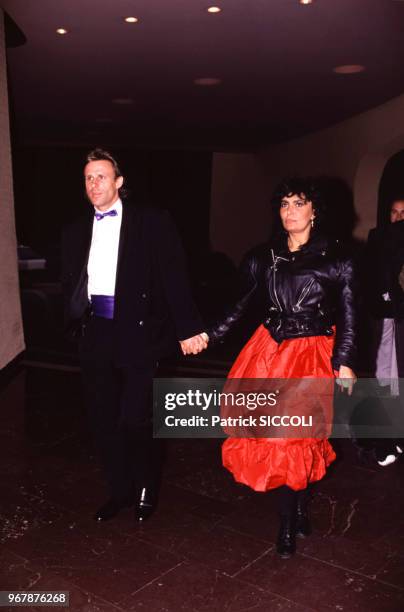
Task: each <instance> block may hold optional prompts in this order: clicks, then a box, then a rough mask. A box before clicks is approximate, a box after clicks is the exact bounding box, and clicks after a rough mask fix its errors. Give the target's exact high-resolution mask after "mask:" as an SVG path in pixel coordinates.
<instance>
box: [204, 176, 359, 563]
mask: <svg viewBox="0 0 404 612" xmlns="http://www.w3.org/2000/svg"><path fill="white" fill-rule="evenodd" d="M273 205H274V207H275V208H276V209H277V211H278V212H277V216H279V218H280V221H281V224H280V225H281V227H279V231H278V232H277V233H276V236H275V238H274V239H273V240H272V241H271V243H270V244H269V245H265V246H262V247H258V248H256V249H254V250H253V251H251V252H250V253H249V254H248V255H247V256H246V257H245V258H244V261H243V263H242V265H241V275H240V296H239V299H238V300H237V302H236V305H235V306H234V307H233V308H232V309H231V311H230V312H228V314H227V316H226V317H225V319H224V320H223V321H222V322H220V323H219V324H217V325H216V326H215V327H214V328H213V329H211V330H209V333H208V335H209V340H210V341H216V340H218V339H221V338H223V336H225V335H226V333H227V332H228V331H229V330H230V329H231V328H232V327H233V326H234V325H235V324H236V323H237V322H238V321H239V319H240V317H241V316H242V315H243V313H244V312H245V310H246V308H247V306H250V305H252V304H253V305H254V307H255V308H256V309H259V312H260V316H261V320H262V324H261V325H260V326H259V327H258V329H257V330H256V332H255V333H254V334H253V336H252V337H251V338H250V340H249V341H248V342H247V344H246V345H245V346H244V348H243V349H242V351H241V353H240V354H239V356H238V357H237V359H236V361H235V363H234V364H233V367H232V368H231V370H230V373H229V375H228V377H229V379H252V378H259V379H267V378H278V379H289V378H294V379H302V378H309V379H314V378H315V379H319V378H321V379H328V380H330V379H333V378H334V377H335V376H337V377H338V379H339V382H340V384H342V386H343V387H345V388H346V389H347V391H348V393H351V391H352V386H353V383H354V380H355V374H354V372H353V370H352V368H353V367H354V359H355V352H356V346H355V321H354V319H355V313H354V297H353V267H352V262H351V260H350V259H349V258H348V257H347V256H346V255H345V254H344V252H343V249H342V248H341V247H340V245H339V244H338V242H337V241H335V240H331V239H327V238H326V237H325V236H324V235H323V234H321V231H320V228H321V221H322V219H323V218H324V205H323V203H322V201H321V197H320V194H319V193H318V191H317V189H316V186H315V184H314V182H313V181H312V180H311V179H289V180H285V181H284V182H283V183H281V185H279V187H278V188H277V190H276V192H275V194H274V197H273ZM340 379H345V380H343V381H341V380H340ZM234 382H235V383H236V384H237V381H234ZM229 383H230V385H231V383H232V381H228V384H229ZM289 397H290V395H289ZM310 397H311V396H310V394H307V395H306V396H304V398H303V396H302V395H297V394H295V396H294V402H295V404H296V398H297V403H298V402H299V400H300V398H302V400H301V406H300V409H301V413H304V412H307V413H310V411H311V410H312V409H313V401H312V400H310ZM329 401H330V402H331V401H332V396H329ZM330 405H331V404H330ZM330 422H331V421H328V424H329V423H330ZM222 456H223V464H224V466H225V467H226V468H227V469H228V470H230V472H232V474H233V475H234V478H235V479H236V480H237V481H238V482H242V483H244V484H246V485H248V486H250V487H251V488H253V489H254V490H256V491H268V490H270V489H274V488H279V513H280V529H279V534H278V539H277V550H278V553H279V554H280V555H281V556H282V557H283V558H288V557H290V556H291V555H292V554H293V553H294V552H295V550H296V535H297V536H299V537H305V536H307V535H309V534H310V532H311V526H310V521H309V517H308V512H307V501H308V495H307V490H308V485H309V484H310V483H312V482H315V481H318V480H320V479H321V478H322V477H323V476H324V474H325V472H326V468H327V467H328V465H329V464H330V463H331V462H332V461H333V460H334V459H335V453H334V450H333V448H332V446H331V444H330V442H329V441H328V439H327V436H326V435H322V436H320V437H313V436H311V437H293V438H292V437H285V438H272V437H271V438H268V437H229V438H228V439H227V440H226V441H225V442H224V444H223V449H222Z"/></svg>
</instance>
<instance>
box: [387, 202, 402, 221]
mask: <svg viewBox="0 0 404 612" xmlns="http://www.w3.org/2000/svg"><path fill="white" fill-rule="evenodd" d="M390 221H391V222H392V223H395V222H396V221H404V200H397V202H393V205H392V207H391V210H390Z"/></svg>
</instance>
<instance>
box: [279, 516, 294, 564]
mask: <svg viewBox="0 0 404 612" xmlns="http://www.w3.org/2000/svg"><path fill="white" fill-rule="evenodd" d="M280 519H281V524H280V527H279V533H278V539H277V541H276V551H277V553H278V554H279V555H280V557H281V558H282V559H290V557H291V556H292V555H294V554H295V552H296V519H295V515H294V514H281V515H280Z"/></svg>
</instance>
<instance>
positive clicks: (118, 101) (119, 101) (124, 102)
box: [112, 98, 133, 106]
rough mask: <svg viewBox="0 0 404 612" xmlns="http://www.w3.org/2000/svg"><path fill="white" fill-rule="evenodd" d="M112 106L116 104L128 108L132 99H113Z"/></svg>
mask: <svg viewBox="0 0 404 612" xmlns="http://www.w3.org/2000/svg"><path fill="white" fill-rule="evenodd" d="M112 104H118V105H120V106H129V105H130V104H133V100H132V98H114V99H113V100H112Z"/></svg>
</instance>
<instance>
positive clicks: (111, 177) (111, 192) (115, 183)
mask: <svg viewBox="0 0 404 612" xmlns="http://www.w3.org/2000/svg"><path fill="white" fill-rule="evenodd" d="M84 181H85V184H86V193H87V197H88V199H89V200H90V202H91V204H92V205H93V206H94V207H95V208H96V209H97V210H99V211H101V212H103V211H106V210H108V209H109V208H111V206H112V205H113V204H114V203H115V202H116V201H117V199H118V198H119V194H118V189H119V188H120V187H122V183H123V177H122V176H119V177H118V178H116V177H115V169H114V166H113V165H112V164H111V162H110V161H108V160H107V159H101V160H99V161H91V162H89V163H88V164H87V165H86V166H85V168H84Z"/></svg>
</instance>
